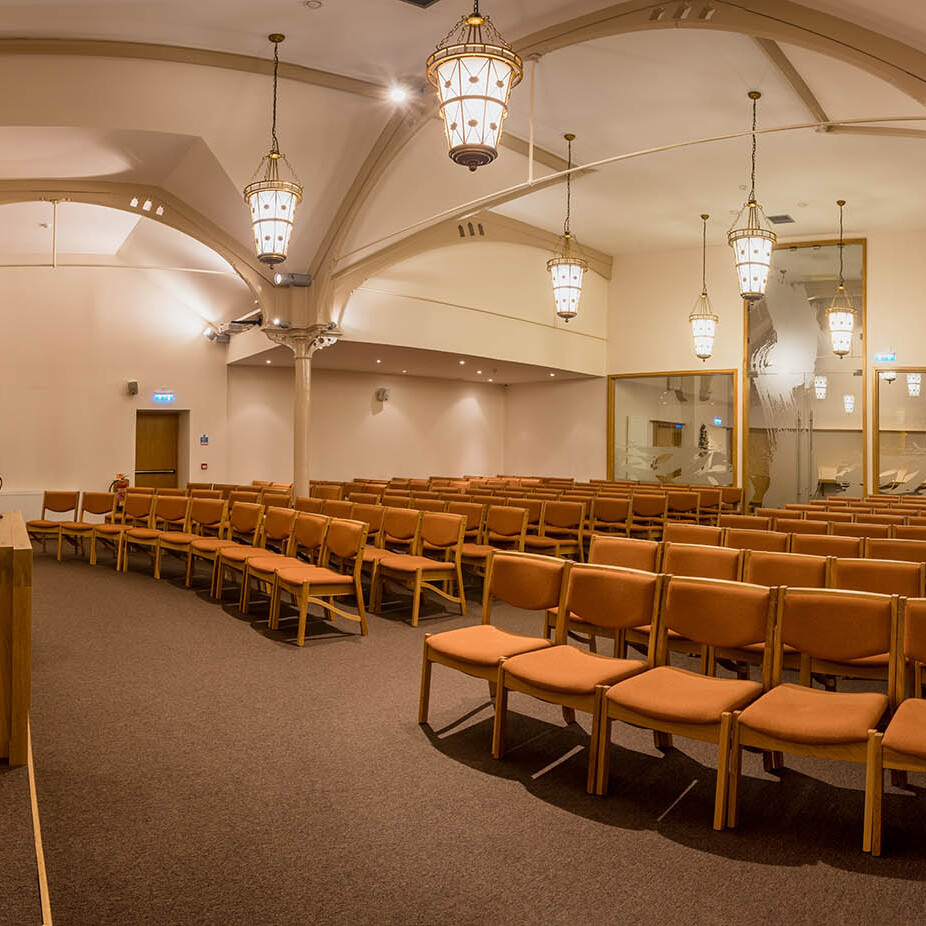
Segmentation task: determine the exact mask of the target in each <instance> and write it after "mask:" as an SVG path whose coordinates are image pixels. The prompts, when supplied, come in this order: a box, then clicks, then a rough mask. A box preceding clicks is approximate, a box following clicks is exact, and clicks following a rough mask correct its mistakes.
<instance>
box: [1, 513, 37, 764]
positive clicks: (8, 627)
mask: <svg viewBox="0 0 926 926" xmlns="http://www.w3.org/2000/svg"><path fill="white" fill-rule="evenodd" d="M31 686H32V543H31V542H30V540H29V535H28V534H27V533H26V524H25V521H23V516H22V514H21V513H20V512H18V511H9V512H6V513H5V514H4V515H3V517H2V518H0V759H3V758H6V759H9V763H10V765H25V764H26V761H27V752H28V739H29V701H30V697H31V691H32V688H31Z"/></svg>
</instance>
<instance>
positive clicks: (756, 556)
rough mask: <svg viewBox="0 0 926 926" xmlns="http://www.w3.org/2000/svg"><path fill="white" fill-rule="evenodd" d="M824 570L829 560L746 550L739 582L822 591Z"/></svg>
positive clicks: (826, 576)
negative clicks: (741, 578) (741, 577)
mask: <svg viewBox="0 0 926 926" xmlns="http://www.w3.org/2000/svg"><path fill="white" fill-rule="evenodd" d="M828 568H829V560H828V559H827V558H826V557H825V556H811V555H809V554H806V553H769V552H768V551H766V550H747V551H746V555H745V559H744V560H743V581H744V582H749V583H751V584H752V585H768V586H770V587H774V586H776V585H790V586H797V587H800V588H826V583H827V578H828Z"/></svg>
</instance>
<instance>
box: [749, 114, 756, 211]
mask: <svg viewBox="0 0 926 926" xmlns="http://www.w3.org/2000/svg"><path fill="white" fill-rule="evenodd" d="M756 102H757V101H756V98H755V97H753V100H752V181H751V184H752V185H751V187H750V192H749V199H750V200H751V201H754V200H755V198H756Z"/></svg>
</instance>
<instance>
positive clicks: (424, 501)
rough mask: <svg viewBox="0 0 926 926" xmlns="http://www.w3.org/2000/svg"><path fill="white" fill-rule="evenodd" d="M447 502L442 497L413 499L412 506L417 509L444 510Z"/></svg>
mask: <svg viewBox="0 0 926 926" xmlns="http://www.w3.org/2000/svg"><path fill="white" fill-rule="evenodd" d="M446 507H447V503H446V502H445V501H444V500H443V499H440V498H417V499H412V508H413V509H414V510H415V511H444V510H445V509H446Z"/></svg>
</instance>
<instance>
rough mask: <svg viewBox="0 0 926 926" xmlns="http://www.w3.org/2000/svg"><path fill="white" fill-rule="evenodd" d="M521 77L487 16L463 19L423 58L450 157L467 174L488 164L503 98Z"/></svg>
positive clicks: (504, 111) (505, 112) (503, 112)
mask: <svg viewBox="0 0 926 926" xmlns="http://www.w3.org/2000/svg"><path fill="white" fill-rule="evenodd" d="M523 74H524V66H523V64H522V63H521V59H520V58H519V57H518V55H517V54H515V52H514V51H512V49H511V46H510V45H508V43H507V42H505V41H504V40H503V39H502V37H501V36H500V35H499V34H498V32H497V31H496V29H495V27H494V26H493V25H492V24H491V22H490V21H489V17H488V16H485V17H484V16H480V15H479V14H476V13H474V14H473V15H472V16H464V17H463V18H462V19H461V20H460V22H459V23H458V24H457V26H455V27H454V28H453V29H452V30H451V32H450V35H448V36H447V38H446V39H444V41H443V42H442V43H441V44H440V45H439V46H438V48H437V50H436V51H435V52H434V53H433V54H432V55H431V56H430V57H429V58H428V61H427V75H428V80H429V81H430V82H431V83H432V84H433V85H434V86H435V87H436V88H437V93H438V98H439V99H440V111H441V117H442V119H443V121H444V131H445V133H446V136H447V144H448V146H449V148H450V158H451V160H453V161H454V162H455V163H457V164H462V165H463V166H465V167H468V168H469V169H470V170H476V168H477V167H483V166H484V165H486V164H491V162H492V161H494V160H495V158H496V157H497V156H498V139H499V137H500V136H501V133H502V125H503V124H504V122H505V117H506V116H507V115H508V95H509V94H510V93H511V90H512V88H513V87H514V86H516V85H517V84H518V83H519V82H520V80H521V78H522V76H523Z"/></svg>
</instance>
